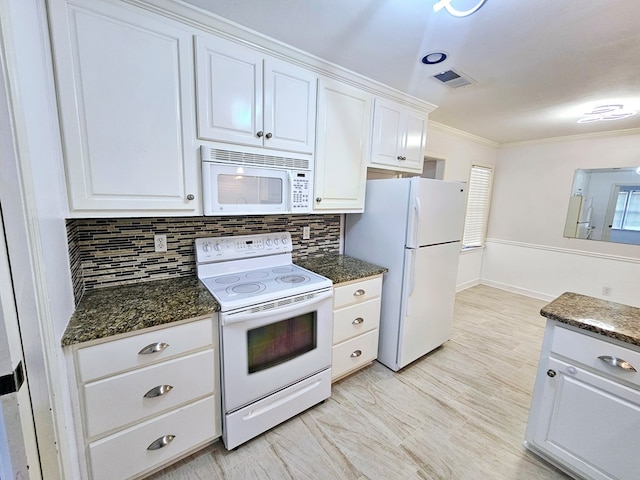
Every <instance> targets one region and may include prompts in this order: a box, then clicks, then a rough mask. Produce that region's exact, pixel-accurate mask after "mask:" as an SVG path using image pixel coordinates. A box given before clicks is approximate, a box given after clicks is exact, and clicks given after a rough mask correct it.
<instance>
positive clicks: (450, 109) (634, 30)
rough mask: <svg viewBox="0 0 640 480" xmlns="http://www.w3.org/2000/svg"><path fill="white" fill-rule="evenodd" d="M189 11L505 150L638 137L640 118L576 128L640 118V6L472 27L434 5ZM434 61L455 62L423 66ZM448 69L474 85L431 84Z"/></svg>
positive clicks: (240, 4) (489, 4) (621, 2)
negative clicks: (274, 43) (602, 115)
mask: <svg viewBox="0 0 640 480" xmlns="http://www.w3.org/2000/svg"><path fill="white" fill-rule="evenodd" d="M185 1H186V2H187V3H191V4H193V5H196V6H198V7H200V8H203V9H205V10H208V11H211V12H213V13H215V14H217V15H219V16H221V17H224V18H227V19H230V20H232V21H234V22H236V23H238V24H240V25H243V26H245V27H248V28H250V29H252V30H255V31H257V32H260V33H262V34H265V35H267V36H269V37H272V38H275V39H277V40H280V41H282V42H284V43H287V44H289V45H292V46H294V47H297V48H299V49H301V50H304V51H306V52H309V53H312V54H314V55H316V56H318V57H321V58H324V59H326V60H329V61H331V62H333V63H335V64H338V65H341V66H343V67H345V68H348V69H349V70H352V71H355V72H358V73H360V74H362V75H364V76H366V77H369V78H372V79H374V80H377V81H379V82H382V83H384V84H386V85H389V86H391V87H394V88H396V89H398V90H401V91H403V92H407V93H409V94H411V95H413V96H415V97H418V98H421V99H424V100H426V101H428V102H431V103H433V104H435V105H438V107H439V108H438V109H437V110H435V111H434V112H433V113H432V114H431V115H430V119H431V120H434V121H436V122H439V123H442V124H445V125H448V126H450V127H454V128H457V129H460V130H464V131H466V132H469V133H473V134H475V135H478V136H480V137H483V138H486V139H488V140H492V141H495V142H498V143H509V142H516V141H524V140H534V139H540V138H549V137H559V136H565V135H576V134H585V133H594V132H604V131H611V130H625V129H630V128H639V127H640V114H638V115H635V116H633V117H630V118H627V119H624V120H616V121H606V122H595V123H590V124H577V123H576V122H577V120H578V118H579V117H580V116H582V114H583V113H584V112H586V111H590V109H591V108H592V107H593V106H596V105H602V104H610V103H624V104H625V106H629V107H631V108H635V109H638V110H640V28H639V22H640V0H487V1H486V3H485V4H484V6H483V7H482V8H481V9H480V10H479V11H477V12H476V13H475V14H473V15H471V16H469V17H466V18H455V17H453V16H451V15H449V14H448V13H446V12H445V11H444V10H441V11H440V12H437V13H436V12H434V11H433V8H432V6H433V5H434V4H435V3H437V1H436V0H185ZM478 1H479V0H452V1H451V5H452V6H455V7H456V8H458V9H460V10H464V9H467V8H470V7H472V6H473V5H475V4H477V3H478ZM436 50H439V51H445V52H446V53H448V55H449V58H448V59H447V60H446V61H445V62H443V63H441V64H439V65H431V66H427V65H423V64H422V63H420V59H421V58H422V57H423V56H424V55H425V54H426V53H428V52H431V51H436ZM450 68H453V69H456V70H460V71H462V72H463V73H464V74H466V75H468V76H469V77H471V78H472V79H473V80H474V81H475V83H473V84H472V85H468V86H466V87H462V88H459V89H455V90H452V89H450V88H449V87H447V86H445V85H442V84H439V83H438V82H437V81H436V80H434V79H432V78H430V77H431V75H434V74H436V73H439V72H441V71H443V70H448V69H450Z"/></svg>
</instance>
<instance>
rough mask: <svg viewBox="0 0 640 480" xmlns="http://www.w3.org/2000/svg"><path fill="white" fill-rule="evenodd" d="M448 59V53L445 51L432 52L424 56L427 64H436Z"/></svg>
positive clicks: (423, 58)
mask: <svg viewBox="0 0 640 480" xmlns="http://www.w3.org/2000/svg"><path fill="white" fill-rule="evenodd" d="M446 59H447V54H446V53H444V52H431V53H427V54H426V55H425V56H424V57H422V63H424V64H425V65H436V64H437V63H442V62H444V61H445V60H446Z"/></svg>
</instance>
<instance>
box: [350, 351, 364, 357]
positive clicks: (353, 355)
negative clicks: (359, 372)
mask: <svg viewBox="0 0 640 480" xmlns="http://www.w3.org/2000/svg"><path fill="white" fill-rule="evenodd" d="M360 355H362V350H356V351H354V352H353V353H352V354H351V355H349V356H350V357H351V358H358V357H359V356H360Z"/></svg>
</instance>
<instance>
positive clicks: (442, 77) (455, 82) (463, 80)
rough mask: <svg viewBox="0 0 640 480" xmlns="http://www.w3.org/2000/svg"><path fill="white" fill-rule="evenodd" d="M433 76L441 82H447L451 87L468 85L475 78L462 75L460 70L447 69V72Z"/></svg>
mask: <svg viewBox="0 0 640 480" xmlns="http://www.w3.org/2000/svg"><path fill="white" fill-rule="evenodd" d="M433 78H435V79H436V80H438V81H439V82H440V83H443V84H445V85H446V86H447V87H449V88H460V87H464V86H466V85H471V84H472V83H473V80H472V79H471V78H469V77H466V76H464V75H462V74H461V73H460V72H456V71H454V70H447V71H446V72H440V73H438V74H437V75H434V76H433Z"/></svg>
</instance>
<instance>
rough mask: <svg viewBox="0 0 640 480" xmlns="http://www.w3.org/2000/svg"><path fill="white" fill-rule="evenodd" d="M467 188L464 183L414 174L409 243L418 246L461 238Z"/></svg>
mask: <svg viewBox="0 0 640 480" xmlns="http://www.w3.org/2000/svg"><path fill="white" fill-rule="evenodd" d="M465 189H466V185H465V184H464V183H459V182H444V181H442V180H432V179H428V178H420V177H413V178H412V179H411V190H412V195H411V198H412V199H413V206H412V211H411V213H410V214H409V215H410V219H411V220H410V222H409V227H408V229H407V245H408V246H410V247H411V248H417V247H421V246H424V245H434V244H437V243H445V242H455V241H459V240H460V239H462V230H463V227H464V207H465V199H466V196H465Z"/></svg>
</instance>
